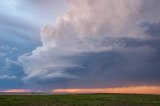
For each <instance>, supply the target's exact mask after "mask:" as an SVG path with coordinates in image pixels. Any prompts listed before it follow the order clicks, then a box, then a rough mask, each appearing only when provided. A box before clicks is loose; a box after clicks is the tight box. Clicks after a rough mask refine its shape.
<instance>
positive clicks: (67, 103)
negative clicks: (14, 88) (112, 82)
mask: <svg viewBox="0 0 160 106" xmlns="http://www.w3.org/2000/svg"><path fill="white" fill-rule="evenodd" d="M0 106H160V95H137V94H70V95H69V94H68V95H25V94H23V95H20V94H17V95H11V94H9V95H0Z"/></svg>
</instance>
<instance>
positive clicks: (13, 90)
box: [0, 89, 32, 93]
mask: <svg viewBox="0 0 160 106" xmlns="http://www.w3.org/2000/svg"><path fill="white" fill-rule="evenodd" d="M0 92H5V93H24V92H32V91H31V90H29V89H9V90H0Z"/></svg>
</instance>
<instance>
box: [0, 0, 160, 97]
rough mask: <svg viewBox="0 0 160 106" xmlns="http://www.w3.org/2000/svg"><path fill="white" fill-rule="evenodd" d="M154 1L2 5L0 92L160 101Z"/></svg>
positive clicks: (55, 0)
mask: <svg viewBox="0 0 160 106" xmlns="http://www.w3.org/2000/svg"><path fill="white" fill-rule="evenodd" d="M159 14H160V1H159V0H147V1H146V0H34V1H33V0H14V1H13V0H0V92H32V91H36V92H52V93H66V92H70V93H77V92H78V93H84V92H85V93H98V92H99V93H147V94H148V93H149V94H152V93H153V94H160V89H159V88H160V56H159V54H160V46H159V45H160V15H159Z"/></svg>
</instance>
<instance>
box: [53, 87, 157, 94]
mask: <svg viewBox="0 0 160 106" xmlns="http://www.w3.org/2000/svg"><path fill="white" fill-rule="evenodd" d="M51 92H52V93H136V94H160V86H138V87H119V88H76V89H54V90H51Z"/></svg>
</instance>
